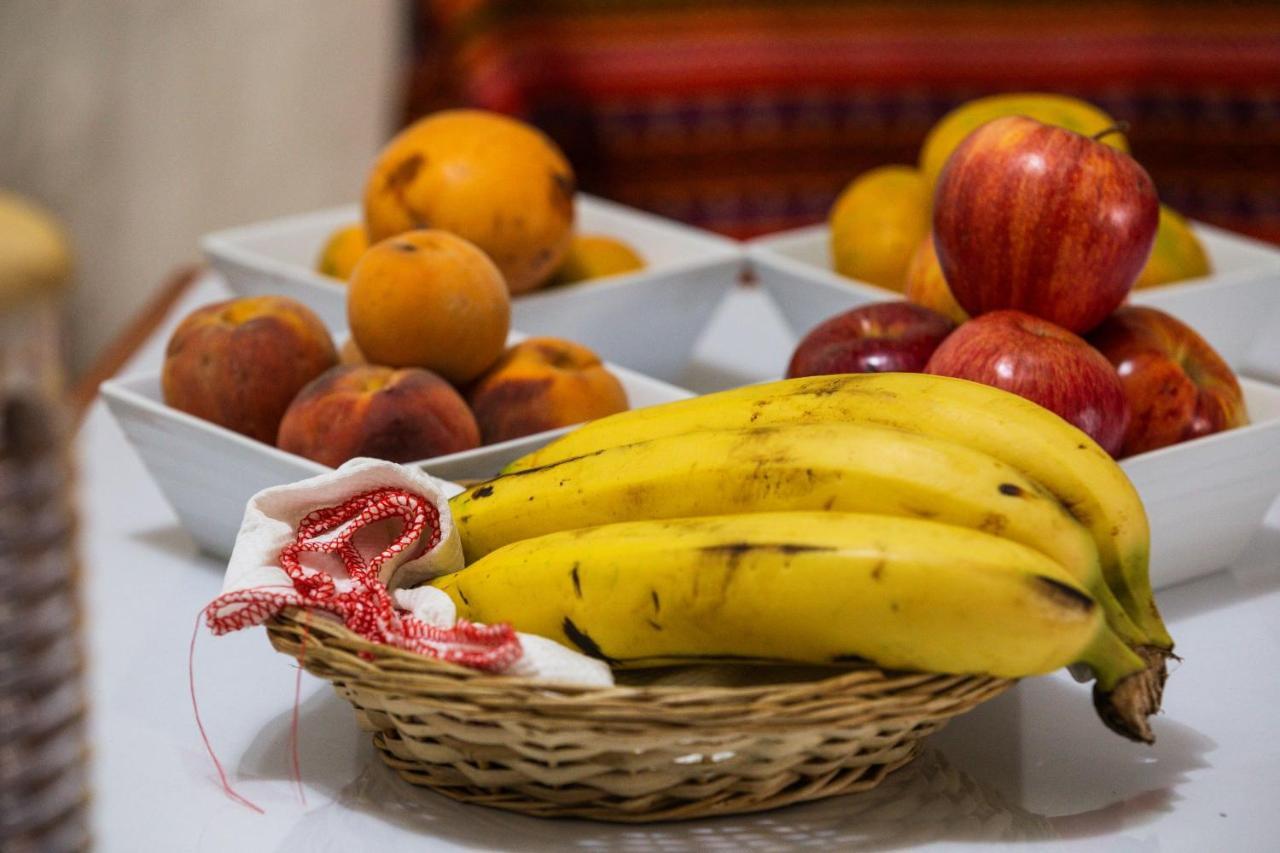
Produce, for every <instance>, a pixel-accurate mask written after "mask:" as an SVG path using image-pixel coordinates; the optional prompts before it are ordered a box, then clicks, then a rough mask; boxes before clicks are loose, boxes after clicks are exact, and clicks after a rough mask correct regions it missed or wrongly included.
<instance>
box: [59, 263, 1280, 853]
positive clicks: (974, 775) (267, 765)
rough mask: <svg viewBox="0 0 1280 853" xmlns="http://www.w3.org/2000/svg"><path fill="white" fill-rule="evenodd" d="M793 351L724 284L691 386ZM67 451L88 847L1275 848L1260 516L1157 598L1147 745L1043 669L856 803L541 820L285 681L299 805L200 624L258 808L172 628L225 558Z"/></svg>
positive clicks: (223, 650)
mask: <svg viewBox="0 0 1280 853" xmlns="http://www.w3.org/2000/svg"><path fill="white" fill-rule="evenodd" d="M224 292H225V291H224V290H223V288H222V285H221V283H220V282H218V281H217V280H216V279H213V278H212V277H206V278H204V279H202V280H201V281H200V282H199V284H198V285H197V286H196V287H195V288H193V289H192V291H191V292H190V293H189V294H188V295H187V296H186V297H185V298H184V300H183V302H182V303H181V304H180V305H179V306H178V307H177V308H176V309H175V312H174V315H173V316H172V317H171V318H170V320H169V323H168V324H167V325H166V326H165V327H164V328H163V329H161V330H160V331H159V332H158V333H157V335H156V336H155V338H154V339H153V340H152V341H151V342H150V343H149V345H148V346H147V347H146V348H145V349H144V350H143V351H142V352H140V353H139V355H138V356H137V358H136V359H135V361H134V363H133V364H131V365H130V366H129V368H127V369H126V372H131V371H134V370H138V369H152V368H155V367H156V366H158V364H159V359H160V352H161V348H162V347H163V343H164V340H165V339H166V338H167V336H168V332H169V330H170V329H171V328H172V325H173V323H175V322H176V320H177V319H178V318H180V316H181V315H182V314H183V313H185V312H186V311H187V310H189V309H190V308H191V307H194V306H195V305H197V304H201V303H203V302H207V301H210V300H212V299H214V298H218V297H221V296H222V295H223V294H224ZM790 343H791V339H790V338H789V336H788V335H787V333H786V332H785V330H784V329H783V327H782V326H781V324H780V321H779V320H778V318H777V315H776V313H775V312H773V310H772V308H771V306H769V305H768V304H767V303H766V302H765V301H764V300H763V298H762V297H761V296H760V295H759V294H758V293H755V292H752V291H741V292H739V293H737V294H735V295H734V297H733V298H732V299H731V300H730V301H728V302H727V303H726V304H725V305H724V306H723V308H722V310H721V312H720V314H719V315H717V322H716V324H715V325H714V326H713V330H712V332H711V333H710V334H709V336H708V339H706V340H705V341H704V344H705V345H704V346H703V347H702V348H701V350H700V353H701V356H702V358H701V364H700V366H699V368H698V369H697V371H695V374H696V376H695V378H696V379H697V381H699V382H706V381H716V379H717V378H723V376H725V375H726V374H732V373H733V372H734V371H735V370H741V372H742V373H743V374H745V375H755V374H759V375H764V374H768V373H770V372H776V371H777V364H776V363H775V362H777V360H778V359H779V358H780V356H779V355H778V353H779V352H783V353H785V352H786V351H787V347H789V345H790ZM77 448H78V452H79V457H80V471H81V507H82V512H83V528H82V539H81V547H82V550H83V552H84V555H85V564H86V569H85V578H86V590H85V596H86V604H87V611H88V626H89V648H90V652H91V657H92V664H93V668H92V681H91V700H92V703H93V732H94V780H95V787H96V791H95V797H96V800H95V819H94V832H95V835H96V837H97V844H98V849H100V850H105V851H129V852H130V853H133V851H181V850H207V851H236V853H251V851H258V850H290V851H311V850H343V851H358V850H399V849H423V850H494V849H513V850H544V849H545V850H565V849H583V850H598V849H624V850H637V851H640V850H663V851H667V850H682V849H699V850H734V851H747V850H750V851H755V850H769V849H790V848H793V847H795V848H806V849H842V850H850V849H882V848H898V849H900V848H902V847H904V846H910V845H915V844H919V845H928V846H930V847H931V848H933V849H948V850H950V849H957V850H958V849H980V848H982V849H989V848H990V846H991V845H992V842H997V841H999V842H1002V844H1001V849H1010V850H1011V849H1014V847H1015V846H1021V845H1020V844H1018V842H1019V841H1030V842H1031V843H1032V844H1035V845H1036V846H1035V849H1036V850H1042V849H1046V847H1049V848H1052V849H1053V850H1055V851H1056V850H1061V849H1081V850H1086V849H1087V850H1098V849H1108V850H1144V851H1145V850H1210V849H1213V850H1276V849H1280V711H1278V710H1277V709H1280V511H1277V510H1280V507H1273V508H1272V513H1271V516H1270V518H1269V526H1267V527H1265V528H1263V529H1261V530H1260V531H1259V532H1258V536H1257V538H1256V539H1255V541H1254V542H1253V543H1252V545H1251V548H1250V552H1249V555H1248V557H1247V558H1246V559H1245V560H1244V561H1242V564H1241V565H1240V566H1238V567H1236V568H1234V569H1232V570H1230V571H1223V572H1219V573H1217V574H1214V575H1212V576H1209V577H1206V578H1203V579H1201V580H1198V581H1195V582H1192V583H1188V584H1184V585H1182V586H1178V587H1174V588H1172V589H1168V590H1165V591H1163V592H1162V593H1161V595H1160V604H1161V606H1162V608H1163V610H1164V612H1165V614H1166V617H1167V618H1168V621H1169V623H1170V626H1171V628H1172V631H1173V633H1174V635H1175V637H1176V639H1177V642H1178V651H1179V652H1181V653H1182V655H1183V656H1184V658H1185V660H1184V662H1183V663H1182V664H1181V665H1180V666H1179V667H1178V668H1177V669H1176V671H1175V672H1174V673H1173V675H1172V677H1171V678H1170V681H1169V685H1168V689H1167V692H1166V696H1165V713H1164V714H1163V715H1162V716H1161V717H1159V718H1158V719H1157V720H1156V721H1155V731H1156V735H1157V738H1158V740H1157V743H1156V744H1155V746H1154V747H1143V746H1139V745H1136V744H1131V743H1128V742H1126V741H1123V740H1121V739H1120V738H1118V737H1116V736H1114V735H1112V734H1110V733H1109V732H1108V731H1107V730H1106V729H1104V728H1103V727H1102V724H1101V723H1099V722H1098V721H1097V720H1096V719H1095V717H1094V715H1093V711H1092V708H1091V705H1090V701H1089V693H1088V689H1087V687H1085V686H1084V685H1078V684H1076V683H1074V682H1073V681H1071V679H1070V678H1068V677H1066V676H1065V675H1056V676H1051V677H1047V678H1037V679H1031V680H1029V681H1025V682H1023V683H1021V684H1019V685H1018V686H1017V687H1015V688H1014V689H1013V690H1011V691H1010V692H1009V693H1007V694H1005V695H1004V696H1002V697H1000V698H998V699H996V700H995V701H992V702H989V703H987V704H986V705H983V706H981V707H979V708H978V709H977V710H975V711H973V712H972V713H969V714H967V715H965V716H963V717H961V718H959V719H957V720H955V721H954V722H952V723H951V725H950V726H949V727H948V728H947V729H946V730H944V731H943V732H942V733H941V734H939V735H937V736H935V737H934V738H933V739H932V740H931V741H930V744H931V746H930V747H929V751H928V752H926V754H925V755H924V757H922V758H921V759H919V760H918V761H917V762H915V763H913V764H911V765H908V766H907V767H906V768H904V769H903V770H900V771H898V773H896V774H894V775H893V776H891V777H890V778H889V780H887V781H886V782H885V783H884V785H883V786H882V787H881V789H878V790H877V791H874V792H872V793H870V794H862V795H853V796H849V797H842V798H836V799H832V800H828V801H824V802H818V803H812V804H808V805H802V806H796V807H792V808H788V809H783V810H779V811H773V812H766V813H764V814H760V815H749V816H744V817H736V818H733V817H731V818H719V819H714V820H705V821H696V822H692V823H680V824H660V825H654V826H645V827H628V826H615V825H610V824H601V823H589V822H582V821H547V820H539V819H534V818H525V817H520V816H516V815H510V814H507V813H504V812H499V811H493V810H489V809H484V808H479V807H474V806H465V805H460V804H457V803H454V802H452V801H450V800H447V799H445V798H443V797H440V796H437V795H434V794H431V793H430V792H426V791H420V790H418V789H415V788H413V787H412V786H409V785H407V784H405V783H402V782H401V781H400V780H399V779H398V778H397V777H395V776H394V775H393V774H392V773H390V772H389V771H388V770H386V769H385V768H384V767H383V766H382V765H381V762H380V760H379V759H378V758H377V756H376V754H375V752H374V750H373V748H372V746H371V744H370V743H369V741H368V738H367V737H366V736H365V735H363V734H361V733H360V732H359V730H358V729H357V728H356V726H355V722H354V720H353V718H352V715H351V712H350V710H349V708H348V706H347V705H346V703H345V702H344V701H343V700H341V699H340V698H338V697H337V695H336V694H334V692H333V691H332V690H331V689H330V688H329V687H328V685H327V684H326V683H324V682H322V681H320V680H318V679H315V678H313V677H311V676H309V675H307V674H305V673H304V674H303V677H302V688H301V689H302V702H301V712H300V713H301V717H300V719H301V728H300V731H301V738H300V744H301V767H302V781H303V786H304V790H305V797H306V801H305V804H304V803H303V802H302V801H301V800H300V799H299V796H298V793H297V790H296V788H295V786H294V785H293V783H292V781H291V778H292V777H291V771H290V757H289V755H290V754H289V749H288V745H289V731H290V718H291V711H292V708H293V691H294V675H295V671H296V668H295V665H294V663H293V662H292V661H291V660H289V659H287V658H285V657H283V656H281V655H278V654H276V653H275V652H274V651H273V650H272V649H271V647H270V645H269V644H268V642H267V639H266V636H265V633H264V631H263V630H262V629H254V630H250V631H244V632H241V633H239V634H233V635H230V636H227V637H221V638H213V637H211V636H210V635H209V634H208V633H207V632H205V631H204V630H203V629H202V630H201V633H200V636H199V640H198V643H197V645H196V650H195V683H196V688H197V691H198V696H199V703H200V711H201V714H202V716H203V719H204V721H205V725H206V727H207V730H208V732H209V735H210V737H211V738H212V741H213V744H214V747H215V749H216V750H217V753H218V756H219V757H220V758H221V759H222V762H223V764H224V766H225V767H226V768H227V771H228V774H229V776H230V778H231V780H232V784H233V785H234V786H235V787H236V789H237V790H238V791H239V792H240V793H242V794H244V795H245V796H247V797H248V798H249V799H251V800H253V801H254V802H256V803H257V804H258V805H260V806H262V807H263V808H264V809H265V810H266V813H265V814H257V813H254V812H252V811H250V810H248V809H247V808H245V807H243V806H241V805H238V804H236V803H235V802H233V801H232V800H231V799H229V798H228V797H227V796H226V795H225V794H224V793H223V792H222V790H221V788H220V786H219V784H218V782H217V779H216V775H215V772H214V768H213V766H212V764H211V763H210V760H209V758H208V756H207V755H206V753H205V751H204V748H203V746H202V744H201V741H200V737H199V735H198V733H197V730H196V727H195V724H194V720H193V716H192V710H191V697H190V694H189V691H188V679H187V654H188V644H189V641H190V638H191V634H192V628H193V625H194V623H195V620H196V617H197V613H198V612H199V611H200V609H201V607H202V606H203V605H204V604H206V603H207V602H208V601H209V600H210V599H211V598H213V596H214V595H215V594H216V593H217V591H218V589H219V586H220V581H221V572H222V568H223V567H222V565H221V564H220V563H219V562H217V561H215V560H213V559H210V558H208V557H205V556H203V555H201V554H199V553H197V552H196V550H195V548H194V546H193V545H192V544H191V541H190V540H189V539H188V538H187V536H186V535H185V534H184V533H183V531H182V530H181V528H179V527H178V525H177V523H176V521H175V520H174V517H173V514H172V513H171V512H170V510H169V508H168V506H167V505H166V504H165V502H164V500H163V499H162V497H161V495H160V493H159V492H158V491H157V489H156V488H155V486H154V485H153V484H152V483H151V481H150V479H149V478H148V476H147V474H146V472H145V471H144V470H143V468H142V465H141V463H140V462H139V461H138V459H137V458H136V457H135V456H134V454H133V452H132V450H131V449H130V448H129V447H128V446H127V445H126V444H125V441H124V438H123V436H122V435H121V434H120V432H119V430H118V429H117V428H116V426H115V424H114V423H113V422H112V420H111V418H110V416H109V415H108V414H107V412H106V410H105V408H104V407H103V406H102V404H101V403H100V402H99V403H95V404H94V406H93V407H92V409H91V411H90V412H89V414H88V417H87V419H86V421H85V422H84V425H83V427H82V428H81V431H80V433H79V435H78V437H77ZM209 464H211V465H214V464H217V460H214V459H211V460H209ZM1045 839H1050V840H1049V841H1047V842H1046V841H1045ZM1028 846H1030V845H1028Z"/></svg>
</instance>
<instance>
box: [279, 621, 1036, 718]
mask: <svg viewBox="0 0 1280 853" xmlns="http://www.w3.org/2000/svg"><path fill="white" fill-rule="evenodd" d="M273 625H275V626H276V627H277V629H286V630H287V629H288V628H290V627H291V626H297V627H298V628H300V629H301V631H302V633H303V635H304V636H307V637H308V642H310V641H315V642H317V643H318V644H319V645H320V646H321V648H325V647H326V642H325V635H328V637H329V638H331V639H332V640H334V641H338V642H341V643H344V644H346V645H349V646H351V647H353V648H355V649H356V650H358V651H359V652H360V653H363V654H367V655H369V656H370V657H371V659H369V660H366V661H365V662H364V667H362V671H361V672H360V673H359V677H360V678H361V679H362V680H364V681H369V679H370V678H371V677H373V679H374V680H376V679H377V676H378V675H379V674H385V675H386V676H387V677H388V678H404V677H413V676H421V677H425V678H432V677H435V678H442V677H443V678H448V679H449V680H452V681H472V680H476V679H483V681H484V683H485V684H486V685H488V686H492V687H507V688H509V689H511V690H512V691H514V692H526V691H536V692H537V693H539V694H540V695H542V696H547V695H549V694H560V695H563V696H565V697H583V698H589V699H592V700H610V699H616V700H625V701H635V700H638V699H646V698H652V699H657V698H663V699H671V698H678V697H681V696H686V695H690V694H693V693H697V694H698V695H699V696H700V697H701V698H702V699H703V700H704V701H714V700H715V699H724V700H732V701H735V702H741V701H743V700H745V699H752V698H758V697H763V696H782V695H785V694H786V693H788V692H789V691H791V690H796V691H800V692H808V691H809V690H811V689H812V688H813V685H814V684H815V683H822V684H830V685H831V687H832V688H840V687H842V686H844V685H846V684H857V683H862V684H874V683H880V684H882V685H883V686H884V689H886V690H892V689H904V688H910V687H919V686H921V685H925V684H928V683H930V682H938V683H939V687H940V688H941V687H942V685H943V684H946V687H947V689H949V690H954V689H955V688H957V687H959V686H960V685H961V684H963V683H964V682H966V681H968V682H972V683H973V685H974V686H975V688H977V687H979V686H983V685H989V684H992V683H1008V684H1012V683H1014V682H1015V681H1016V679H1007V678H1001V677H999V676H993V675H983V674H978V673H970V674H947V673H934V672H913V671H905V670H885V669H881V668H879V667H876V666H874V665H873V664H866V665H856V664H855V665H852V666H841V667H832V670H833V674H832V675H830V676H828V677H825V678H813V679H804V680H797V681H784V682H776V683H769V684H759V685H696V686H692V685H670V684H656V685H627V684H615V685H613V686H598V685H586V684H575V683H566V682H557V681H552V680H549V679H535V678H523V677H519V676H510V675H500V674H496V673H490V672H483V671H480V670H475V669H471V668H469V667H464V666H459V665H457V664H452V663H448V662H446V661H441V660H437V659H435V658H430V657H427V656H425V655H420V654H417V653H416V652H411V651H408V650H405V649H399V648H396V647H394V646H388V645H383V644H380V643H374V642H372V641H370V640H367V639H365V638H364V637H361V636H360V635H359V634H356V633H355V632H354V631H352V630H351V629H349V628H347V627H346V626H345V625H343V624H342V623H340V622H338V621H337V620H336V619H335V618H333V617H331V616H330V615H329V614H327V613H324V612H323V611H313V610H310V609H307V608H301V607H286V608H285V609H283V610H282V611H280V613H278V614H277V615H276V616H274V617H272V618H271V619H270V620H268V622H267V626H268V633H271V627H272V626H273ZM273 645H274V642H273ZM277 650H278V651H283V650H280V649H278V648H277ZM383 662H394V663H397V664H400V665H401V666H402V667H404V668H401V666H398V667H396V668H395V669H394V670H393V671H387V672H385V673H384V672H383V671H382V669H383V668H382V665H381V664H382V663H383ZM709 662H713V661H709ZM355 674H356V673H352V675H353V676H354V675H355Z"/></svg>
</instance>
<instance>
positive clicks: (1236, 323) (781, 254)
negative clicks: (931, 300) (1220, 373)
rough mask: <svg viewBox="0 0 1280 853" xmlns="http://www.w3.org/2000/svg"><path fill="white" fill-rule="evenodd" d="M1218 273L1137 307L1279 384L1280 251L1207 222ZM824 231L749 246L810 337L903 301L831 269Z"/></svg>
mask: <svg viewBox="0 0 1280 853" xmlns="http://www.w3.org/2000/svg"><path fill="white" fill-rule="evenodd" d="M1192 227H1193V228H1194V229H1195V231H1196V233H1197V234H1198V235H1199V237H1200V239H1201V241H1203V243H1204V246H1205V250H1206V251H1207V252H1208V254H1209V258H1210V261H1211V263H1212V264H1213V269H1214V273H1213V275H1210V276H1205V277H1203V278H1196V279H1188V280H1186V281H1184V282H1179V283H1177V284H1171V285H1167V286H1165V287H1157V288H1150V289H1146V290H1142V291H1137V292H1135V293H1134V294H1133V297H1132V299H1133V302H1135V303H1138V304H1143V305H1152V306H1155V307H1157V308H1160V309H1162V310H1164V311H1168V312H1169V313H1170V314H1173V315H1174V316H1175V317H1178V318H1179V319H1181V320H1183V321H1184V322H1186V323H1189V324H1190V325H1191V326H1193V327H1194V328H1195V329H1196V330H1197V331H1199V332H1200V334H1201V335H1203V336H1204V337H1205V339H1206V340H1208V341H1209V343H1210V344H1211V345H1212V346H1213V347H1214V348H1215V349H1217V350H1218V352H1219V353H1221V354H1222V357H1223V358H1225V359H1226V360H1227V362H1228V363H1229V364H1230V365H1231V366H1232V367H1233V368H1235V369H1236V370H1237V371H1239V372H1241V373H1244V374H1246V375H1250V376H1257V377H1259V378H1267V379H1270V380H1271V381H1277V382H1280V249H1277V248H1275V247H1274V246H1270V245H1268V244H1266V243H1262V242H1259V241H1257V240H1252V239H1250V238H1248V237H1242V236H1240V235H1238V234H1233V233H1231V232H1230V231H1224V230H1222V229H1221V228H1214V227H1213V226H1211V225H1205V224H1203V223H1199V222H1196V223H1193V225H1192ZM827 240H828V231H827V226H825V225H814V226H811V227H808V228H801V229H797V230H795V231H787V232H785V233H782V234H775V235H771V236H769V237H761V238H759V239H757V240H754V241H752V242H751V243H750V244H748V246H747V258H748V263H749V264H750V266H751V269H752V271H753V272H754V275H755V277H756V278H757V280H758V281H759V282H760V284H761V286H763V287H764V288H765V289H766V290H767V291H768V293H769V295H770V297H771V298H772V299H773V300H774V302H775V303H776V304H777V306H778V308H779V310H780V311H781V312H782V314H783V316H784V317H786V319H787V323H788V325H790V326H791V328H792V330H793V331H795V333H796V334H797V335H803V334H804V333H805V332H807V331H808V330H809V329H812V328H813V327H814V326H816V325H818V323H821V322H822V321H823V320H825V319H827V318H828V317H830V316H832V315H833V314H837V313H839V312H841V311H845V310H847V309H849V308H853V307H855V306H858V305H863V304H866V303H868V302H881V301H884V300H886V299H900V298H902V295H901V294H899V293H896V292H894V291H891V290H885V289H884V288H881V287H876V286H875V285H873V284H868V283H866V282H862V281H857V280H855V279H850V278H846V277H844V276H842V275H840V274H838V273H837V272H835V271H834V270H833V269H832V268H831V259H830V253H829V251H828V247H827Z"/></svg>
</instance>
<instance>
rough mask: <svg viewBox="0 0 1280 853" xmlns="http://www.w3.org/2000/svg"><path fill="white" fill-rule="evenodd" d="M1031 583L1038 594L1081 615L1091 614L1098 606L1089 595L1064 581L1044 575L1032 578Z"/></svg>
mask: <svg viewBox="0 0 1280 853" xmlns="http://www.w3.org/2000/svg"><path fill="white" fill-rule="evenodd" d="M1031 582H1032V585H1033V587H1034V589H1035V591H1036V592H1037V593H1039V594H1040V595H1042V596H1044V597H1045V598H1048V599H1050V600H1051V601H1052V602H1053V603H1054V604H1055V605H1057V606H1058V607H1065V608H1068V609H1073V610H1078V611H1080V612H1081V613H1091V612H1092V611H1093V609H1094V608H1095V607H1097V606H1098V605H1097V602H1095V601H1094V600H1093V598H1091V597H1090V596H1089V594H1088V593H1084V592H1081V591H1080V590H1078V589H1076V588H1075V587H1073V586H1068V585H1067V584H1065V583H1063V582H1062V581H1058V580H1054V579H1053V578H1046V577H1044V576H1043V575H1035V576H1033V577H1032V579H1031Z"/></svg>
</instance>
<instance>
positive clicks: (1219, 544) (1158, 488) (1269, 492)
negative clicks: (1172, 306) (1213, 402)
mask: <svg viewBox="0 0 1280 853" xmlns="http://www.w3.org/2000/svg"><path fill="white" fill-rule="evenodd" d="M1240 386H1241V388H1242V389H1243V390H1244V396H1245V405H1246V406H1247V408H1248V410H1249V417H1250V419H1251V423H1249V424H1248V425H1247V426H1243V427H1239V428H1237V429H1233V430H1227V431H1226V432H1220V433H1216V434H1214V435H1209V436H1205V437H1204V438H1198V439H1195V440H1193V441H1187V442H1183V443H1182V444H1175V445H1173V446H1171V447H1165V448H1161V449H1160V450H1153V451H1151V452H1149V453H1140V454H1138V455H1137V456H1132V457H1130V458H1128V459H1123V460H1121V462H1120V467H1121V468H1123V469H1124V470H1125V472H1126V473H1127V474H1128V475H1129V478H1130V479H1131V480H1133V484H1134V485H1135V486H1136V487H1137V489H1138V494H1140V495H1141V496H1142V503H1143V505H1144V506H1145V507H1146V509H1147V517H1148V519H1150V522H1151V580H1152V582H1153V583H1154V584H1155V585H1156V587H1157V588H1159V587H1166V586H1170V585H1172V584H1176V583H1181V582H1182V581H1186V580H1191V579H1192V578H1197V577H1202V576H1204V575H1207V574H1211V573H1212V572H1215V571H1217V570H1218V569H1221V568H1223V567H1224V566H1229V565H1231V564H1232V563H1234V562H1236V560H1238V559H1239V558H1240V556H1241V555H1242V554H1243V553H1244V551H1245V549H1246V548H1247V547H1248V545H1249V541H1250V540H1251V539H1252V538H1253V536H1254V534H1255V533H1257V531H1258V529H1259V527H1260V525H1261V524H1262V522H1263V519H1264V518H1265V517H1266V515H1267V510H1268V509H1269V508H1270V507H1271V505H1272V503H1273V502H1274V501H1275V499H1276V496H1277V495H1280V387H1276V386H1274V385H1270V384H1267V383H1264V382H1258V381H1256V380H1253V379H1241V380H1240Z"/></svg>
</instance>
